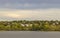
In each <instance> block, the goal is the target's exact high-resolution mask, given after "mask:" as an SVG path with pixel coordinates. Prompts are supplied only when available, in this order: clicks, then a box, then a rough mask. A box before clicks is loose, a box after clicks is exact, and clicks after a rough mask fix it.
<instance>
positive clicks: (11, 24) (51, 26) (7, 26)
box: [0, 20, 60, 31]
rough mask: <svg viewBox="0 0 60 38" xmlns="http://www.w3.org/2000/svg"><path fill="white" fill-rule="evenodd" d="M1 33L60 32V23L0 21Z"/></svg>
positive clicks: (56, 21) (46, 21)
mask: <svg viewBox="0 0 60 38" xmlns="http://www.w3.org/2000/svg"><path fill="white" fill-rule="evenodd" d="M0 31H60V21H58V20H55V21H53V20H51V21H48V20H45V21H44V20H34V21H27V20H18V21H0Z"/></svg>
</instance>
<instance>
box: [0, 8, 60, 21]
mask: <svg viewBox="0 0 60 38" xmlns="http://www.w3.org/2000/svg"><path fill="white" fill-rule="evenodd" d="M0 17H2V18H4V17H6V18H10V19H12V18H14V19H29V20H30V19H32V20H33V19H34V20H39V19H40V20H60V9H54V8H53V9H36V10H9V9H7V10H0Z"/></svg>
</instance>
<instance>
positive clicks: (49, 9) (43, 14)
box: [0, 0, 60, 20]
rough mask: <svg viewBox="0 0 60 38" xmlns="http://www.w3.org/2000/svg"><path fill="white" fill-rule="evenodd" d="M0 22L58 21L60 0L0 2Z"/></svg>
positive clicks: (3, 0)
mask: <svg viewBox="0 0 60 38" xmlns="http://www.w3.org/2000/svg"><path fill="white" fill-rule="evenodd" d="M0 20H60V0H0Z"/></svg>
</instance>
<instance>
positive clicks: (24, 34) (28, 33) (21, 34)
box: [0, 31, 60, 38]
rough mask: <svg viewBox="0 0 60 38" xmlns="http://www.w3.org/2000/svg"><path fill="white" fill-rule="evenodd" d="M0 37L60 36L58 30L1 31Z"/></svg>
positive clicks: (54, 37) (47, 37) (31, 37)
mask: <svg viewBox="0 0 60 38" xmlns="http://www.w3.org/2000/svg"><path fill="white" fill-rule="evenodd" d="M0 38H60V32H38V31H36V32H35V31H1V32H0Z"/></svg>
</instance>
